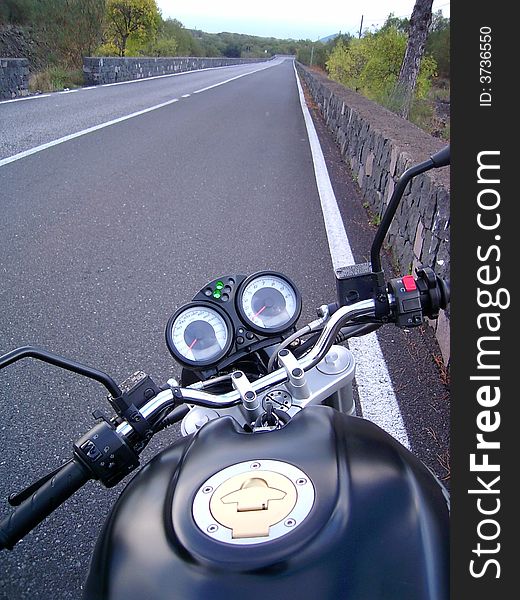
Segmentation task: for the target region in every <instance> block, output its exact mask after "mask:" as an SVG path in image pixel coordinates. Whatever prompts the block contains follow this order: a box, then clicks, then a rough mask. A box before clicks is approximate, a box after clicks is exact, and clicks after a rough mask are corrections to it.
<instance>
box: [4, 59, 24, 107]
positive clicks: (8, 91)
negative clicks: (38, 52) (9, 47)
mask: <svg viewBox="0 0 520 600" xmlns="http://www.w3.org/2000/svg"><path fill="white" fill-rule="evenodd" d="M28 93H29V61H28V60H27V59H26V58H0V100H12V99H13V98H18V97H20V96H27V94H28Z"/></svg>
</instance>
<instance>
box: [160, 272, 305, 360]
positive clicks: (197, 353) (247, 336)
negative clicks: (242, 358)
mask: <svg viewBox="0 0 520 600" xmlns="http://www.w3.org/2000/svg"><path fill="white" fill-rule="evenodd" d="M301 309H302V301H301V294H300V292H299V291H298V289H297V287H296V286H295V285H294V283H293V282H292V281H291V280H290V279H289V278H288V277H287V276H285V275H282V274H281V273H277V272H276V271H261V272H259V273H254V274H253V275H250V276H245V275H226V276H223V277H219V278H218V279H215V280H213V281H211V282H210V283H208V284H207V285H205V286H204V287H203V288H202V289H201V290H200V291H199V292H198V293H197V294H196V295H195V297H194V298H193V300H192V301H191V302H188V303H187V304H184V305H183V306H181V307H180V308H179V309H177V310H176V311H175V313H174V314H173V315H172V316H171V317H170V319H169V320H168V324H167V326H166V344H167V346H168V349H169V351H170V352H171V354H172V355H173V357H174V358H175V359H176V360H177V361H178V362H179V363H181V364H182V365H184V366H185V367H187V368H191V369H202V368H209V367H215V366H217V365H218V366H219V368H222V367H223V366H224V364H225V363H226V362H227V361H226V359H227V358H229V357H230V356H231V355H232V356H233V357H235V355H236V353H237V352H240V351H245V352H252V351H254V350H256V349H259V348H261V347H263V346H266V345H267V344H269V343H272V341H274V340H273V339H272V338H275V337H280V336H282V335H283V334H284V333H285V332H288V331H290V330H292V329H294V325H295V324H296V322H297V320H298V318H299V317H300V313H301ZM266 341H267V343H266ZM229 362H231V361H229Z"/></svg>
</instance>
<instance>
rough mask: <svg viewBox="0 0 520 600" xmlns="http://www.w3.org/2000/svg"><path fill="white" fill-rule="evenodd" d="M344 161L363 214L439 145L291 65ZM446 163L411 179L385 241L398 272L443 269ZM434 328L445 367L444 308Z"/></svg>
mask: <svg viewBox="0 0 520 600" xmlns="http://www.w3.org/2000/svg"><path fill="white" fill-rule="evenodd" d="M297 69H298V73H299V75H300V77H301V78H302V79H303V81H304V82H305V83H306V85H307V88H308V90H309V92H310V94H311V95H312V97H313V99H314V102H315V103H316V104H317V105H318V108H319V110H320V112H321V113H322V115H323V117H324V119H325V121H326V123H327V125H328V127H329V128H330V130H331V131H332V133H333V135H334V137H335V139H336V141H337V143H338V144H339V146H340V149H341V154H342V156H343V159H344V160H345V162H346V163H347V164H348V165H349V166H350V168H351V171H352V175H353V176H354V178H355V180H356V181H357V183H358V185H359V188H360V190H361V193H362V195H363V197H364V198H365V201H366V202H367V204H368V206H369V208H370V211H371V212H372V213H374V214H376V215H380V216H381V215H382V214H383V213H384V210H385V208H386V205H387V203H388V201H389V199H390V196H391V195H392V192H393V190H394V186H395V182H396V181H397V178H398V177H399V175H400V174H401V173H402V172H403V171H404V170H405V169H407V168H408V167H410V166H411V165H413V164H415V163H418V162H421V161H423V160H426V159H427V158H428V157H429V156H430V155H431V154H433V153H434V152H436V151H438V150H440V149H441V148H442V147H443V146H445V145H446V142H443V141H441V140H438V139H436V138H433V137H432V136H430V135H428V134H427V133H425V132H424V131H422V130H421V129H419V128H418V127H416V126H415V125H413V124H412V123H409V122H408V121H405V120H403V119H401V118H400V117H398V116H397V115H395V114H393V113H391V112H390V111H388V110H386V109H385V108H383V107H382V106H380V105H378V104H376V103H374V102H371V101H370V100H367V99H366V98H364V97H363V96H361V95H359V94H357V93H356V92H354V91H352V90H349V89H347V88H345V87H344V86H342V85H339V84H337V83H335V82H333V81H331V80H330V79H328V78H327V77H325V76H324V75H321V74H319V73H316V72H314V71H310V70H309V69H307V68H306V67H303V66H302V65H300V64H298V63H297ZM449 200H450V179H449V168H444V169H438V170H434V171H429V172H428V173H424V174H423V175H419V176H418V177H416V178H415V179H414V180H413V181H412V182H411V185H409V186H408V187H407V189H406V191H405V194H404V196H403V199H402V201H401V205H400V207H399V209H398V211H397V214H396V217H395V219H394V222H393V224H392V227H391V228H390V231H389V235H388V237H387V241H386V246H387V247H388V248H390V249H391V251H392V254H393V257H394V260H395V261H396V262H397V263H398V265H399V269H400V272H401V273H403V274H405V273H409V272H410V273H411V272H412V271H413V270H414V269H415V267H416V266H419V265H423V266H431V267H433V268H434V269H435V271H436V273H438V274H439V275H440V276H441V277H445V278H449V271H450V212H449ZM431 325H432V327H434V329H435V332H436V336H437V339H438V341H439V345H440V348H441V351H442V354H443V358H444V360H445V362H446V364H448V362H449V356H450V350H449V348H450V345H449V311H448V312H446V313H444V312H443V311H441V315H440V317H439V319H438V321H432V322H431Z"/></svg>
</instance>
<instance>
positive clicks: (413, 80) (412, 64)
mask: <svg viewBox="0 0 520 600" xmlns="http://www.w3.org/2000/svg"><path fill="white" fill-rule="evenodd" d="M432 4H433V0H416V3H415V6H414V8H413V12H412V17H411V19H410V27H409V30H408V43H407V45H406V51H405V54H404V58H403V63H402V65H401V70H400V72H399V78H398V80H397V85H396V87H395V91H394V97H395V100H396V102H399V104H400V106H401V108H400V110H399V114H400V115H401V117H403V118H405V119H407V118H408V115H409V114H410V107H411V105H412V100H413V97H414V94H415V87H416V85H417V77H418V75H419V69H420V68H421V61H422V58H423V55H424V48H425V46H426V40H427V38H428V30H429V27H430V23H431V20H432Z"/></svg>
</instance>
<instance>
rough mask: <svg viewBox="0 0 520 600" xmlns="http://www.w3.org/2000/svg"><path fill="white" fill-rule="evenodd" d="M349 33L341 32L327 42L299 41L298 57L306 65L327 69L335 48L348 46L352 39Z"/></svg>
mask: <svg viewBox="0 0 520 600" xmlns="http://www.w3.org/2000/svg"><path fill="white" fill-rule="evenodd" d="M352 39H353V38H352V36H351V35H350V34H348V33H339V34H338V35H337V36H335V37H334V38H332V39H330V40H328V41H327V42H320V41H318V42H311V41H310V40H305V41H300V42H298V48H297V55H296V58H297V59H298V60H299V61H300V62H301V63H303V64H304V65H312V66H316V67H319V68H320V69H323V70H325V69H326V66H327V61H328V60H329V58H330V56H331V54H332V52H333V51H334V49H335V48H336V47H337V46H338V45H339V44H343V46H345V47H348V46H349V45H350V42H351V40H352Z"/></svg>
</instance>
